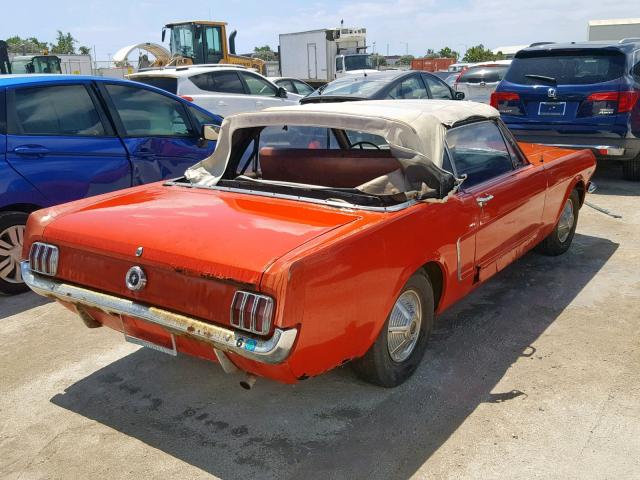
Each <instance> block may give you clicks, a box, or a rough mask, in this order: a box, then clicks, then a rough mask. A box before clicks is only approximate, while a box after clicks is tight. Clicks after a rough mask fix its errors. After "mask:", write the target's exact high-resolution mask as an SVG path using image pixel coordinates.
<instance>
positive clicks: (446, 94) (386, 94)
mask: <svg viewBox="0 0 640 480" xmlns="http://www.w3.org/2000/svg"><path fill="white" fill-rule="evenodd" d="M429 98H435V99H446V100H461V99H463V98H464V94H463V93H456V92H454V91H453V90H452V89H451V87H449V86H448V85H447V84H446V83H444V82H443V81H442V80H440V79H439V78H438V77H436V76H435V75H433V74H431V73H428V72H421V71H415V70H410V71H403V70H386V71H381V72H375V73H369V74H367V75H358V76H356V75H352V76H349V77H343V78H338V79H337V80H334V81H333V82H331V83H328V84H327V85H325V86H323V87H320V88H319V89H318V90H316V91H315V92H313V93H311V94H310V95H307V96H306V97H304V98H303V99H301V100H300V103H303V104H304V103H325V102H344V101H353V100H400V99H404V100H416V99H429Z"/></svg>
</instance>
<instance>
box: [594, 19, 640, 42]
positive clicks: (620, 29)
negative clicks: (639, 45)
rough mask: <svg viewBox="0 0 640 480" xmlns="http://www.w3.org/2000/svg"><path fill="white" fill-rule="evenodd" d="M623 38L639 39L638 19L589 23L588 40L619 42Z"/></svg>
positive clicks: (639, 24)
mask: <svg viewBox="0 0 640 480" xmlns="http://www.w3.org/2000/svg"><path fill="white" fill-rule="evenodd" d="M623 38H640V18H619V19H614V20H590V21H589V27H588V39H589V40H606V41H620V40H622V39H623Z"/></svg>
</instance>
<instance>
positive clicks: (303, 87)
mask: <svg viewBox="0 0 640 480" xmlns="http://www.w3.org/2000/svg"><path fill="white" fill-rule="evenodd" d="M291 83H293V84H294V85H295V87H296V89H297V90H298V93H299V94H300V95H309V94H310V93H313V87H311V86H310V85H307V84H306V83H304V82H299V81H298V80H292V81H291Z"/></svg>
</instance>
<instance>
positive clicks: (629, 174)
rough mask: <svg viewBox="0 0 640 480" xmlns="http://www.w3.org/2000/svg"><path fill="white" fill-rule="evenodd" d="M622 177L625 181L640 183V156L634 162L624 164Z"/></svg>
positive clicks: (629, 161)
mask: <svg viewBox="0 0 640 480" xmlns="http://www.w3.org/2000/svg"><path fill="white" fill-rule="evenodd" d="M622 177H623V178H624V179H625V180H632V181H634V182H638V181H640V155H639V156H637V157H636V158H634V159H633V160H627V161H626V162H622Z"/></svg>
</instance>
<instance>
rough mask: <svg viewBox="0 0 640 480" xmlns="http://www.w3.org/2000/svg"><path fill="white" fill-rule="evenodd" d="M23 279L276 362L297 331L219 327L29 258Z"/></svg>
mask: <svg viewBox="0 0 640 480" xmlns="http://www.w3.org/2000/svg"><path fill="white" fill-rule="evenodd" d="M20 269H21V271H22V278H23V280H24V282H25V283H26V284H27V285H28V286H29V288H31V290H33V291H34V292H36V293H37V294H39V295H43V296H45V297H51V298H55V299H59V300H62V301H64V302H67V303H72V304H74V305H76V306H78V307H82V306H86V307H90V308H97V309H98V310H102V311H103V312H105V313H109V314H115V315H126V316H128V317H133V318H139V319H141V320H144V321H147V322H149V323H154V324H156V325H160V326H161V327H164V328H166V329H167V330H169V331H171V332H172V333H175V334H178V335H185V336H187V337H191V338H194V339H196V340H200V341H202V342H205V343H208V344H210V345H212V346H213V347H214V348H217V349H219V350H222V351H225V352H231V353H235V354H238V355H241V356H243V357H246V358H249V359H251V360H255V361H257V362H262V363H269V364H277V363H281V362H283V361H284V360H285V359H286V358H287V357H288V356H289V354H290V353H291V349H292V348H293V344H294V342H295V340H296V336H297V335H298V330H297V329H295V328H291V329H287V330H282V329H279V328H276V329H275V331H274V333H273V335H272V336H271V338H268V339H262V338H258V337H253V336H249V335H245V334H242V333H239V332H237V331H235V330H231V329H228V328H222V327H218V326H216V325H211V324H209V323H205V322H203V321H201V320H196V319H195V318H190V317H186V316H184V315H179V314H176V313H173V312H169V311H167V310H162V309H159V308H156V307H148V306H146V305H142V304H140V303H137V302H134V301H133V300H128V299H126V298H121V297H115V296H113V295H108V294H105V293H100V292H96V291H93V290H88V289H86V288H81V287H76V286H74V285H69V284H67V283H63V282H60V281H57V280H55V279H52V278H47V277H44V276H42V275H36V274H34V273H33V271H32V270H31V267H30V266H29V262H28V261H23V262H22V263H21V264H20Z"/></svg>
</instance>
